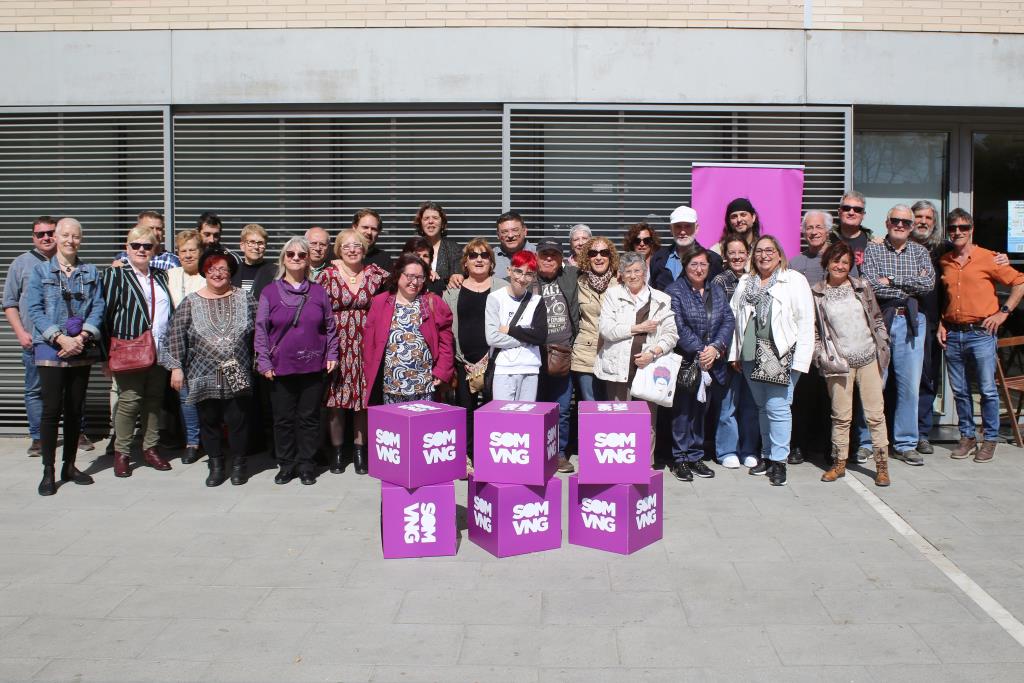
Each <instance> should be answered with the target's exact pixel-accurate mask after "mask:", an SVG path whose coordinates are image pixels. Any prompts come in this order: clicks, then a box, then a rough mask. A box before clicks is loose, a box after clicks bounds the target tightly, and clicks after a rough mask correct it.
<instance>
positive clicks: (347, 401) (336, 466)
mask: <svg viewBox="0 0 1024 683" xmlns="http://www.w3.org/2000/svg"><path fill="white" fill-rule="evenodd" d="M366 250H367V243H366V239H365V238H364V237H363V236H362V235H360V234H359V233H358V232H356V231H355V230H344V231H342V232H341V233H339V234H338V237H337V238H336V239H335V240H334V255H335V256H337V257H338V258H336V259H335V260H333V261H331V264H330V265H329V266H327V268H325V269H324V270H323V272H321V273H320V276H319V277H318V278H317V282H319V283H320V284H321V285H323V287H324V289H326V290H327V295H328V296H329V297H330V300H331V309H332V310H333V311H334V320H335V323H336V324H337V328H338V344H339V346H340V349H339V354H338V358H339V360H338V368H337V370H335V372H334V373H333V374H332V375H331V377H330V384H329V386H328V389H327V399H326V405H327V408H328V411H327V413H328V418H327V424H328V428H329V431H330V436H331V446H332V451H331V458H330V466H331V472H333V473H335V474H340V473H342V472H344V471H345V460H344V458H343V456H342V444H343V443H344V437H345V417H346V416H345V411H352V412H353V415H352V426H353V427H352V431H353V442H354V445H353V447H352V459H353V461H354V462H355V466H356V473H357V474H366V446H365V444H366V406H365V405H364V403H363V396H364V395H365V394H366V378H365V377H364V375H363V349H362V347H363V323H365V322H366V312H367V311H369V310H370V302H371V301H372V300H373V295H374V294H376V293H377V290H379V289H380V288H381V286H382V285H383V283H384V280H385V279H386V278H387V276H388V274H387V271H385V270H384V269H383V268H381V267H380V266H377V265H374V264H372V263H368V264H366V265H364V264H363V257H364V256H365V255H366Z"/></svg>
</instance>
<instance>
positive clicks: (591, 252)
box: [587, 249, 612, 258]
mask: <svg viewBox="0 0 1024 683" xmlns="http://www.w3.org/2000/svg"><path fill="white" fill-rule="evenodd" d="M611 255H612V250H611V249H588V250H587V256H589V257H590V258H596V257H598V256H604V257H605V258H609V257H611Z"/></svg>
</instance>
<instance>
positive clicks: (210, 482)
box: [206, 455, 225, 486]
mask: <svg viewBox="0 0 1024 683" xmlns="http://www.w3.org/2000/svg"><path fill="white" fill-rule="evenodd" d="M209 463H210V476H208V477H207V478H206V485H207V486H220V485H221V484H223V483H224V478H225V477H224V456H223V455H222V456H220V457H219V458H215V457H213V456H212V455H211V456H210V458H209Z"/></svg>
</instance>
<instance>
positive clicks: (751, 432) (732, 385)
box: [715, 369, 759, 463]
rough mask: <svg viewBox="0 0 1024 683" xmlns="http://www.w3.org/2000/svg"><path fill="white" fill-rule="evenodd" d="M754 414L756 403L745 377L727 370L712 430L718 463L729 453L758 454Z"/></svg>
mask: <svg viewBox="0 0 1024 683" xmlns="http://www.w3.org/2000/svg"><path fill="white" fill-rule="evenodd" d="M756 416H757V406H756V405H754V397H753V396H752V395H751V393H750V387H748V386H747V379H746V378H745V377H744V376H743V374H742V373H739V372H736V371H734V370H731V369H730V370H729V383H728V384H727V385H726V387H725V396H724V397H723V398H722V407H721V412H720V413H719V414H718V431H717V432H716V433H715V453H716V454H717V457H718V462H719V463H721V462H722V460H724V459H725V458H726V457H727V456H730V455H735V456H738V457H739V458H740V460H742V459H743V458H745V457H747V456H754V457H757V455H758V447H757V438H758V436H759V434H758V429H757V420H756Z"/></svg>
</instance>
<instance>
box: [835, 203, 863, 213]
mask: <svg viewBox="0 0 1024 683" xmlns="http://www.w3.org/2000/svg"><path fill="white" fill-rule="evenodd" d="M839 210H840V211H841V212H843V213H847V212H849V211H852V212H854V213H864V207H863V206H853V205H852V204H840V205H839Z"/></svg>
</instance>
